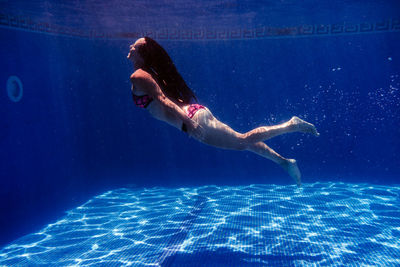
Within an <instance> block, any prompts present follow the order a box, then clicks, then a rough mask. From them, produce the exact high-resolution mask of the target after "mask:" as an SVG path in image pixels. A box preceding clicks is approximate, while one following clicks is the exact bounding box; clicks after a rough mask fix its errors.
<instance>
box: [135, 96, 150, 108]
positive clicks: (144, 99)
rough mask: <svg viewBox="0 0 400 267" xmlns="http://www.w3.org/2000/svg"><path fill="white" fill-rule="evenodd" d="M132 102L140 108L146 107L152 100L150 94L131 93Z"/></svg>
mask: <svg viewBox="0 0 400 267" xmlns="http://www.w3.org/2000/svg"><path fill="white" fill-rule="evenodd" d="M132 98H133V102H135V104H136V106H138V107H140V108H147V106H148V105H150V103H151V102H152V101H153V100H154V99H153V98H152V97H151V96H149V95H140V96H138V95H135V94H132Z"/></svg>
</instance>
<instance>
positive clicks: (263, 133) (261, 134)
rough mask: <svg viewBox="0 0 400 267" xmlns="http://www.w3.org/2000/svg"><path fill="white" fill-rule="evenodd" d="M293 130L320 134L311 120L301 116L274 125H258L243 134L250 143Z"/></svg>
mask: <svg viewBox="0 0 400 267" xmlns="http://www.w3.org/2000/svg"><path fill="white" fill-rule="evenodd" d="M292 132H302V133H311V134H314V135H315V136H318V135H319V133H318V132H317V129H316V128H315V126H314V125H313V124H311V123H309V122H306V121H303V120H302V119H300V118H299V117H296V116H295V117H292V118H291V119H290V120H289V121H287V122H285V123H282V124H278V125H274V126H264V127H258V128H256V129H254V130H251V131H249V132H247V133H244V134H243V138H244V139H245V140H246V142H248V143H256V142H260V141H265V140H268V139H270V138H272V137H275V136H277V135H281V134H285V133H292Z"/></svg>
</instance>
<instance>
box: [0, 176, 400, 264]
mask: <svg viewBox="0 0 400 267" xmlns="http://www.w3.org/2000/svg"><path fill="white" fill-rule="evenodd" d="M0 265H18V266H24V265H29V266H37V265H58V266H59V265H62V266H65V265H84V266H91V265H107V266H108V265H133V266H310V265H322V266H326V265H334V266H359V265H363V266H368V265H370V266H376V265H379V266H395V265H397V266H399V265H400V186H382V185H372V184H347V183H314V184H304V185H303V187H302V188H296V187H295V186H283V185H279V186H278V185H249V186H238V187H228V186H222V187H221V186H203V187H190V188H163V187H157V188H121V189H117V190H113V191H108V192H105V193H104V194H101V195H99V196H96V197H93V198H92V199H91V200H89V201H88V202H87V203H85V204H84V205H82V206H80V207H77V208H75V209H73V210H70V211H68V212H67V214H66V216H65V217H63V218H61V219H60V220H59V221H57V222H55V223H52V224H49V225H48V226H46V227H45V228H44V229H42V230H41V231H39V232H37V233H33V234H29V235H27V236H24V237H22V238H20V239H18V240H16V241H14V242H12V243H11V244H9V245H7V246H5V247H4V248H2V249H1V250H0Z"/></svg>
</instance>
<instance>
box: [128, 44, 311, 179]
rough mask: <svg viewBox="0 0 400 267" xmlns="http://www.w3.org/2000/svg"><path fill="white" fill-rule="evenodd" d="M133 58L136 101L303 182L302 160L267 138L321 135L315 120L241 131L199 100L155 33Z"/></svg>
mask: <svg viewBox="0 0 400 267" xmlns="http://www.w3.org/2000/svg"><path fill="white" fill-rule="evenodd" d="M128 59H130V60H131V61H132V62H133V65H134V69H135V71H134V73H133V74H132V75H131V77H130V80H131V83H132V96H133V101H134V102H135V104H136V105H137V106H139V107H141V108H145V109H147V110H148V111H149V112H150V114H151V115H152V116H153V117H155V118H156V119H159V120H162V121H165V122H167V123H169V124H170V125H172V126H174V127H176V128H178V129H180V130H182V131H184V132H187V133H188V134H189V135H190V136H192V137H193V138H195V139H197V140H198V141H200V142H202V143H205V144H208V145H211V146H215V147H219V148H224V149H233V150H247V151H251V152H254V153H256V154H258V155H260V156H262V157H264V158H267V159H270V160H272V161H273V162H275V163H277V164H279V165H280V166H281V167H282V168H283V169H284V170H286V171H287V172H288V173H289V175H290V176H291V177H292V178H293V179H294V180H295V181H296V183H297V185H299V186H300V185H301V174H300V170H299V168H298V167H297V163H296V160H294V159H286V158H284V157H282V156H281V155H279V154H278V153H276V152H275V151H274V150H272V149H271V148H270V147H268V146H267V145H266V144H265V143H264V142H263V141H265V140H268V139H270V138H272V137H275V136H277V135H281V134H285V133H291V132H302V133H310V134H313V135H315V136H318V135H319V134H318V132H317V130H316V128H315V126H314V125H313V124H311V123H308V122H306V121H303V120H301V119H300V118H298V117H292V118H291V119H290V120H289V121H287V122H285V123H282V124H279V125H275V126H264V127H258V128H256V129H253V130H251V131H249V132H247V133H238V132H236V131H234V130H233V129H232V128H230V127H229V126H228V125H226V124H224V123H222V122H220V121H219V120H217V119H216V118H215V117H214V116H213V114H212V113H211V111H210V110H209V109H208V108H207V107H205V106H202V105H199V104H197V103H196V102H197V99H196V96H195V95H194V93H193V92H192V90H191V89H190V88H189V87H188V86H187V85H186V83H185V81H184V80H183V78H182V77H181V75H180V74H179V73H178V71H177V69H176V67H175V65H174V63H173V62H172V60H171V58H170V57H169V56H168V54H167V52H166V51H165V50H164V49H163V48H162V47H161V46H160V45H159V44H158V43H157V42H156V41H154V40H153V39H151V38H149V37H144V38H140V39H138V40H137V41H136V42H135V43H134V44H133V45H131V46H130V50H129V54H128Z"/></svg>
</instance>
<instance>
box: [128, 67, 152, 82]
mask: <svg viewBox="0 0 400 267" xmlns="http://www.w3.org/2000/svg"><path fill="white" fill-rule="evenodd" d="M143 79H145V80H148V79H153V77H151V75H150V73H148V72H147V71H145V70H143V69H138V70H136V71H135V72H134V73H132V75H131V81H133V80H143Z"/></svg>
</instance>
